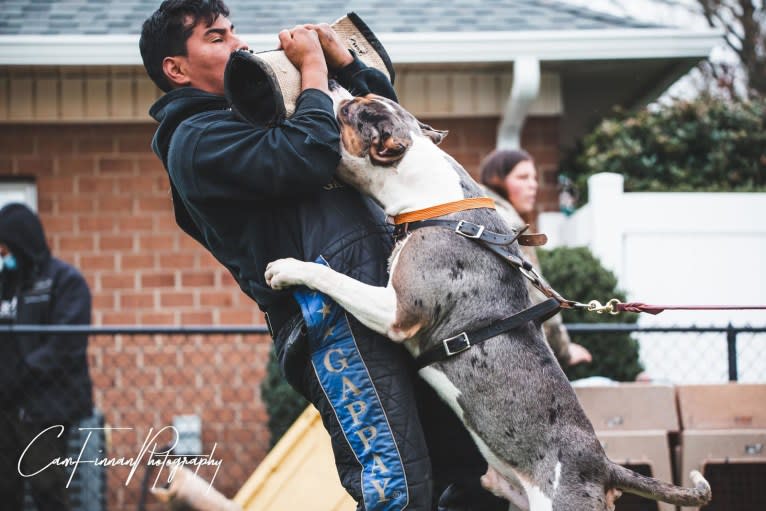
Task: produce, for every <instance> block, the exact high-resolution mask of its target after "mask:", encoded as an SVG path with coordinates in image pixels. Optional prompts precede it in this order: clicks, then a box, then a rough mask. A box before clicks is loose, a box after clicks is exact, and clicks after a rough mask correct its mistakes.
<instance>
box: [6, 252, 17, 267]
mask: <svg viewBox="0 0 766 511" xmlns="http://www.w3.org/2000/svg"><path fill="white" fill-rule="evenodd" d="M16 268H18V264H17V263H16V256H14V255H13V254H6V255H5V256H4V257H3V270H6V271H13V270H15V269H16Z"/></svg>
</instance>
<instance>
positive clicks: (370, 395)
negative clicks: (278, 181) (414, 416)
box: [293, 256, 409, 511]
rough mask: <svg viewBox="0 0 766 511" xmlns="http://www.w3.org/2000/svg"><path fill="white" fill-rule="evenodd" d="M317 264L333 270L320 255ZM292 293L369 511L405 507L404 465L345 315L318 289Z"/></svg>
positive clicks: (386, 510)
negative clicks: (358, 467) (355, 462)
mask: <svg viewBox="0 0 766 511" xmlns="http://www.w3.org/2000/svg"><path fill="white" fill-rule="evenodd" d="M316 262H317V263H318V264H324V265H327V266H329V265H328V264H327V262H326V261H325V260H324V259H323V258H322V257H321V256H320V258H319V259H317V261H316ZM293 295H294V296H295V299H296V301H297V302H298V304H300V307H301V312H302V314H303V318H304V320H305V321H306V327H307V331H308V339H309V347H310V351H311V363H312V365H313V366H314V371H315V373H316V375H317V378H318V380H319V383H320V385H321V386H322V389H323V391H324V393H325V396H327V399H328V401H329V402H330V404H331V405H332V408H333V410H334V411H335V415H336V417H337V418H338V422H339V423H340V426H341V428H342V430H343V434H344V436H345V437H346V441H347V442H348V444H349V446H350V447H351V449H352V451H353V452H354V454H355V455H356V459H357V460H358V461H359V464H360V465H361V467H362V474H361V483H362V492H363V498H364V505H365V509H366V510H368V511H372V510H375V511H394V510H401V509H404V508H405V507H406V505H407V502H408V500H409V499H408V493H407V480H406V476H405V473H404V466H403V464H402V460H401V457H400V455H399V450H398V447H397V445H396V443H395V442H394V437H393V433H392V432H391V427H390V426H389V423H388V419H387V417H386V415H385V410H384V409H383V406H382V405H381V403H380V399H379V397H378V394H377V391H376V390H375V386H374V384H373V382H372V379H371V378H370V375H369V372H368V371H367V367H366V366H365V363H364V360H362V357H361V355H360V354H359V348H358V346H357V344H356V339H354V334H353V333H352V331H351V326H350V325H349V321H348V318H347V317H346V311H345V310H343V308H341V307H340V306H339V305H338V304H337V303H335V302H334V301H333V300H332V299H331V298H329V297H328V296H327V295H325V294H322V293H320V292H318V291H313V290H309V289H306V288H300V289H299V290H298V291H295V292H294V293H293Z"/></svg>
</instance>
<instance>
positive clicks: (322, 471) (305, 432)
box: [234, 405, 356, 511]
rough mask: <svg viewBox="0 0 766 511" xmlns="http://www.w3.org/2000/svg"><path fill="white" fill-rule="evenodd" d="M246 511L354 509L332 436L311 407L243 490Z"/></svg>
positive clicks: (242, 503) (239, 497)
mask: <svg viewBox="0 0 766 511" xmlns="http://www.w3.org/2000/svg"><path fill="white" fill-rule="evenodd" d="M234 501H235V502H236V503H237V504H239V505H240V506H241V507H242V509H243V510H244V511H302V510H311V511H354V510H355V509H356V503H355V502H354V500H353V499H352V498H351V497H350V496H349V495H348V493H346V490H344V489H343V486H341V484H340V480H339V479H338V473H337V472H336V470H335V464H334V463H333V454H332V449H331V447H330V437H329V436H328V434H327V432H326V431H325V429H324V426H322V419H321V417H320V416H319V412H317V410H316V408H314V407H313V406H310V405H309V407H308V408H306V410H305V411H304V412H303V413H302V414H301V416H300V417H298V419H297V420H296V421H295V422H294V423H293V425H292V426H291V427H290V429H289V430H287V433H285V434H284V436H283V437H282V438H281V439H280V440H279V442H277V445H275V446H274V448H273V449H272V450H271V451H270V452H269V454H268V455H267V456H266V458H264V460H263V461H262V462H261V464H260V465H258V468H257V469H256V470H255V472H253V475H251V476H250V478H249V479H248V480H247V481H246V482H245V484H244V485H243V486H242V488H240V490H239V492H237V495H236V496H235V497H234Z"/></svg>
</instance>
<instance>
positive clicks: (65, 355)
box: [20, 268, 91, 385]
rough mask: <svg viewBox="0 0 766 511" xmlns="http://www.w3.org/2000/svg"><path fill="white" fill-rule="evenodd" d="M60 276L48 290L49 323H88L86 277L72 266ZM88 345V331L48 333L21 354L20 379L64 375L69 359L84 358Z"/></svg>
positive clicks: (89, 309) (25, 381) (88, 307)
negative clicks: (36, 344) (30, 349)
mask: <svg viewBox="0 0 766 511" xmlns="http://www.w3.org/2000/svg"><path fill="white" fill-rule="evenodd" d="M60 279H61V280H60V281H59V282H58V283H56V284H55V287H54V288H53V290H52V292H51V298H50V299H51V309H50V316H49V324H50V325H54V326H60V325H90V320H91V297H90V290H89V289H88V284H87V283H86V282H85V279H84V278H83V277H82V275H80V273H79V272H77V271H76V270H74V269H73V268H67V270H66V271H65V272H64V273H63V274H62V275H61V277H60ZM87 347H88V336H87V335H83V334H77V335H47V336H46V337H45V343H44V344H43V345H41V346H40V348H38V349H36V350H35V351H33V352H31V353H28V354H27V355H26V357H25V358H24V366H23V368H22V377H21V378H20V383H21V384H22V385H24V384H26V383H30V381H34V380H37V379H38V378H44V379H46V380H49V379H56V378H62V377H64V376H65V375H66V373H68V372H70V371H72V367H71V362H72V361H74V360H78V359H85V356H86V350H87Z"/></svg>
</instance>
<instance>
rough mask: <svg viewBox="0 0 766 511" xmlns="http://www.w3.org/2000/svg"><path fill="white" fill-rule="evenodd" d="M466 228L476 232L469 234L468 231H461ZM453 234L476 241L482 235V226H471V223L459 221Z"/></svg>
mask: <svg viewBox="0 0 766 511" xmlns="http://www.w3.org/2000/svg"><path fill="white" fill-rule="evenodd" d="M466 226H470V227H469V228H470V229H473V230H476V232H469V231H465V230H463V228H464V227H466ZM474 228H475V229H474ZM455 232H456V233H458V234H459V235H461V236H465V237H466V238H470V239H472V240H476V239H479V238H481V235H482V234H483V233H484V226H483V225H476V224H472V223H471V222H466V221H465V220H460V221H459V222H458V223H457V226H456V227H455Z"/></svg>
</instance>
